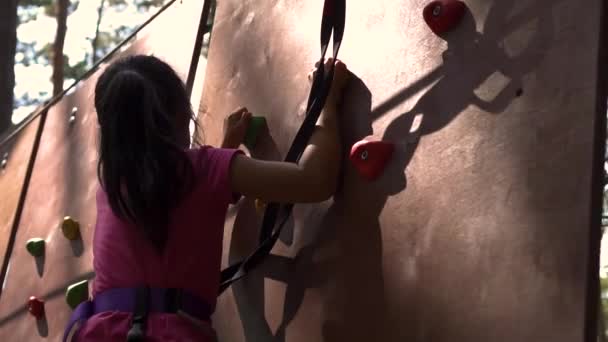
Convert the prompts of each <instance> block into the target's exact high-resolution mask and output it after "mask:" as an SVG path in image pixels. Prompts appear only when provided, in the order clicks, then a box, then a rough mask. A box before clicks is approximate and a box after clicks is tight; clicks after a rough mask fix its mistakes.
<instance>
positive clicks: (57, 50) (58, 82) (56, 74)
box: [53, 0, 70, 96]
mask: <svg viewBox="0 0 608 342" xmlns="http://www.w3.org/2000/svg"><path fill="white" fill-rule="evenodd" d="M69 7H70V0H57V12H56V13H57V33H56V34H55V42H54V43H53V96H55V95H57V94H59V93H61V92H62V91H63V75H64V72H63V70H64V67H65V59H64V56H63V45H64V43H65V34H66V32H67V29H68V27H67V21H68V9H69Z"/></svg>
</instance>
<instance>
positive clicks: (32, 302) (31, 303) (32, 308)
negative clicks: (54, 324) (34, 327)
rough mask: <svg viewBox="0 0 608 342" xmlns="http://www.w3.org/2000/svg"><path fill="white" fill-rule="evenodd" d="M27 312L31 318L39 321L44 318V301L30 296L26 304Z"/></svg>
mask: <svg viewBox="0 0 608 342" xmlns="http://www.w3.org/2000/svg"><path fill="white" fill-rule="evenodd" d="M27 311H29V312H30V314H32V316H34V317H36V319H41V318H42V317H44V301H42V300H40V299H38V298H36V297H35V296H31V297H30V299H29V300H28V302H27Z"/></svg>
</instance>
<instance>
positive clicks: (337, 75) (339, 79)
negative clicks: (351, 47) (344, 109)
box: [308, 58, 350, 105]
mask: <svg viewBox="0 0 608 342" xmlns="http://www.w3.org/2000/svg"><path fill="white" fill-rule="evenodd" d="M331 63H333V59H332V58H328V59H326V60H325V69H324V70H325V72H327V70H329V67H330V65H331ZM318 67H319V62H317V63H316V64H315V70H314V71H313V72H311V73H310V74H308V79H309V81H312V79H313V78H314V77H315V76H316V73H317V72H318ZM349 79H350V71H348V68H347V67H346V65H345V64H344V63H342V61H340V60H338V61H337V63H336V67H335V69H334V80H333V83H332V85H331V90H330V91H329V95H328V96H327V102H326V103H327V104H329V105H337V104H338V103H339V102H340V101H341V100H342V93H343V91H344V87H345V86H346V84H347V83H348V80H349Z"/></svg>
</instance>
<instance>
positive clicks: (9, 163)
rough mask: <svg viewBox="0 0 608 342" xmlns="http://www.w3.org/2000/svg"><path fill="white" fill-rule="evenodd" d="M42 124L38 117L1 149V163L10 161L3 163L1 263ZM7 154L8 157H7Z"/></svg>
mask: <svg viewBox="0 0 608 342" xmlns="http://www.w3.org/2000/svg"><path fill="white" fill-rule="evenodd" d="M39 125H40V120H34V121H33V122H31V123H30V124H29V126H28V127H27V128H26V129H24V130H23V131H21V132H20V133H19V134H18V135H17V137H16V138H14V139H12V140H11V141H9V142H8V143H7V144H6V145H5V146H2V147H1V148H0V163H2V160H6V164H5V165H4V167H2V166H0V189H1V191H2V200H1V201H0V265H2V264H3V263H4V258H5V256H6V249H7V247H8V244H9V240H10V236H11V231H12V228H13V223H14V221H15V214H16V213H17V207H18V205H19V200H20V197H21V192H22V189H23V182H24V180H25V176H26V173H27V167H28V163H29V160H30V157H31V154H32V150H33V147H34V140H35V138H36V132H37V130H38V126H39ZM5 156H6V157H7V158H4V157H5Z"/></svg>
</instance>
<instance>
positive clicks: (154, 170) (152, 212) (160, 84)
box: [95, 55, 194, 252]
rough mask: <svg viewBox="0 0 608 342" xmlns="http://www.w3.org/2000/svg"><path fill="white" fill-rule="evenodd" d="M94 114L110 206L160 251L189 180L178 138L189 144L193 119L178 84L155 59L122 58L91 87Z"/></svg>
mask: <svg viewBox="0 0 608 342" xmlns="http://www.w3.org/2000/svg"><path fill="white" fill-rule="evenodd" d="M95 108H96V110H97V118H98V121H99V125H100V130H101V132H100V137H101V139H100V153H99V154H100V155H99V164H98V166H97V172H98V177H99V181H100V183H101V184H102V186H103V188H104V190H105V191H106V193H107V196H108V200H109V204H110V206H111V208H112V210H113V212H114V214H115V215H117V216H118V217H119V218H121V219H124V220H127V221H129V222H132V223H134V224H135V225H136V226H137V227H138V228H140V229H142V230H143V232H144V233H145V235H146V236H147V237H148V238H149V240H150V241H151V242H152V243H153V244H154V246H155V247H156V248H157V250H158V251H159V252H162V251H163V250H164V246H165V244H166V240H167V236H168V225H169V218H170V213H171V211H172V209H174V208H175V206H176V205H177V204H178V203H179V200H180V198H182V197H183V196H185V195H186V193H187V191H188V190H189V189H191V185H192V182H193V180H194V170H193V166H192V163H191V162H190V160H189V159H188V156H187V155H186V152H185V147H187V144H184V142H183V141H182V143H181V144H180V142H179V141H180V139H179V138H178V137H182V139H183V138H184V134H185V135H186V137H187V126H188V124H187V123H188V122H189V121H190V119H192V118H194V113H193V111H192V108H191V105H190V100H189V96H188V92H187V91H186V88H185V86H184V83H183V82H182V81H181V79H180V78H179V76H178V75H177V74H176V73H175V71H174V70H173V69H172V68H171V67H170V66H169V65H168V64H166V63H165V62H163V61H161V60H160V59H158V58H156V57H152V56H142V55H138V56H129V57H125V58H122V59H120V60H118V61H116V62H114V63H113V64H112V65H110V66H109V67H108V68H107V69H106V70H105V71H104V72H103V74H102V75H101V76H100V78H99V80H98V81H97V85H96V87H95ZM184 122H185V126H186V130H185V132H184V130H183V125H182V124H180V123H184ZM184 145H186V146H184Z"/></svg>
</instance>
